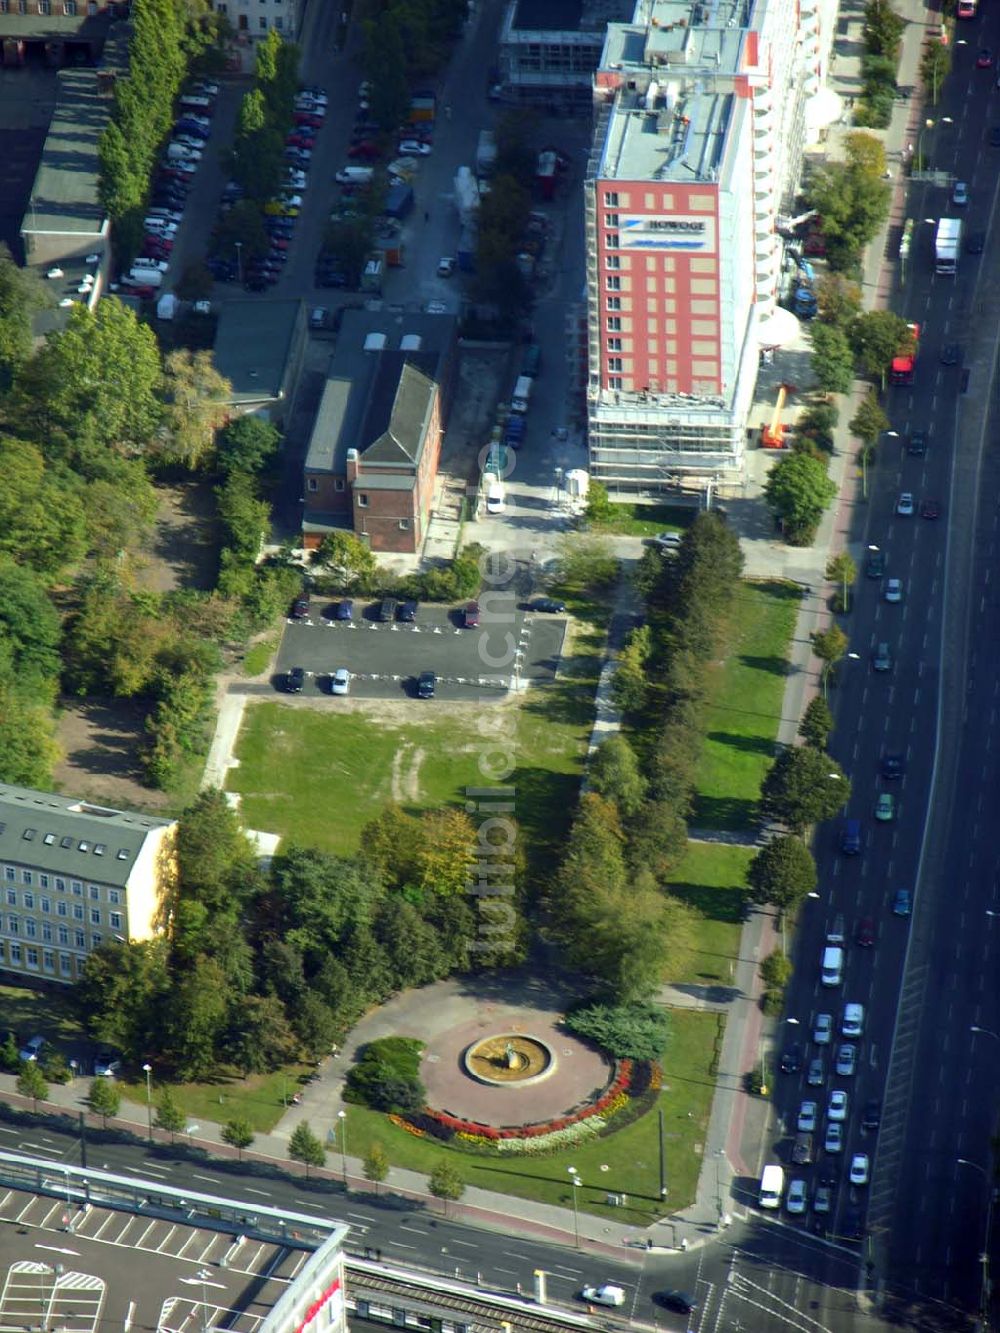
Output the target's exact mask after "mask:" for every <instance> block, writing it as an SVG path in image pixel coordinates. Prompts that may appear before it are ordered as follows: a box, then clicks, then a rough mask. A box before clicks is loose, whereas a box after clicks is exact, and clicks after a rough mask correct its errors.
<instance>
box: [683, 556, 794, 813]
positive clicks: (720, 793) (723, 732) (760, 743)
mask: <svg viewBox="0 0 1000 1333" xmlns="http://www.w3.org/2000/svg"><path fill="white" fill-rule="evenodd" d="M800 599H801V590H800V589H799V588H798V587H796V586H795V585H794V584H792V583H779V582H771V583H744V584H742V585H741V586H740V590H739V593H738V595H737V598H736V604H735V611H734V617H733V625H732V633H731V635H730V641H729V647H728V649H727V654H726V658H725V661H724V662H723V663H722V664H721V665H719V666H717V667H715V668H712V669H711V674H712V676H713V678H714V679H713V680H712V683H711V686H710V692H709V707H708V710H707V713H706V740H705V748H704V751H703V753H702V759H701V764H700V767H699V771H698V781H697V795H696V801H695V813H694V818H693V820H692V821H691V822H692V826H693V827H695V828H710V829H733V830H743V829H749V828H752V827H753V824H754V820H755V817H756V807H757V797H758V793H759V791H760V784H761V780H762V778H763V776H764V773H765V771H766V769H767V767H768V765H769V764H770V762H771V759H772V758H773V756H774V741H775V737H776V736H777V733H778V724H779V722H780V720H781V706H782V700H783V698H784V693H785V681H786V678H787V676H788V672H789V666H788V645H789V643H790V642H791V638H792V631H793V629H794V627H795V617H796V616H797V614H798V610H799V602H800Z"/></svg>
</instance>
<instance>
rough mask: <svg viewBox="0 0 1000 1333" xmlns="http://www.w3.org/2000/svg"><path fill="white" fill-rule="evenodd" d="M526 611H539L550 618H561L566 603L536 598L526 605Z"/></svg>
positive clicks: (550, 598)
mask: <svg viewBox="0 0 1000 1333" xmlns="http://www.w3.org/2000/svg"><path fill="white" fill-rule="evenodd" d="M528 610H529V611H541V612H543V613H544V614H545V615H550V616H561V615H564V614H565V612H566V603H565V602H560V601H559V600H558V599H557V598H555V597H536V598H535V599H534V601H532V602H529V603H528Z"/></svg>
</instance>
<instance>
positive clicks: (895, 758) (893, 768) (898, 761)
mask: <svg viewBox="0 0 1000 1333" xmlns="http://www.w3.org/2000/svg"><path fill="white" fill-rule="evenodd" d="M904 767H905V759H904V757H903V756H902V755H901V754H899V753H892V754H885V755H883V756H882V776H883V777H884V778H901V777H902V776H903V769H904Z"/></svg>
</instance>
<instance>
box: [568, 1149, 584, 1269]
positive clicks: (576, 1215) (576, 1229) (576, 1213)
mask: <svg viewBox="0 0 1000 1333" xmlns="http://www.w3.org/2000/svg"><path fill="white" fill-rule="evenodd" d="M566 1170H567V1171H568V1172H569V1179H570V1184H571V1185H572V1186H573V1238H574V1243H575V1245H576V1248H577V1249H579V1248H580V1210H579V1208H578V1207H577V1202H576V1192H577V1190H578V1189H579V1188H580V1186H581V1185H582V1184H583V1181H582V1180H581V1179H580V1177H579V1175H578V1174H577V1170H576V1167H575V1166H568V1167H567V1168H566Z"/></svg>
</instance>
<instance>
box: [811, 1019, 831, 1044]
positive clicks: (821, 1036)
mask: <svg viewBox="0 0 1000 1333" xmlns="http://www.w3.org/2000/svg"><path fill="white" fill-rule="evenodd" d="M832 1037H833V1014H817V1015H816V1023H815V1025H814V1026H813V1041H814V1042H815V1043H816V1045H817V1046H828V1045H829V1044H830V1041H831V1039H832Z"/></svg>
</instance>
